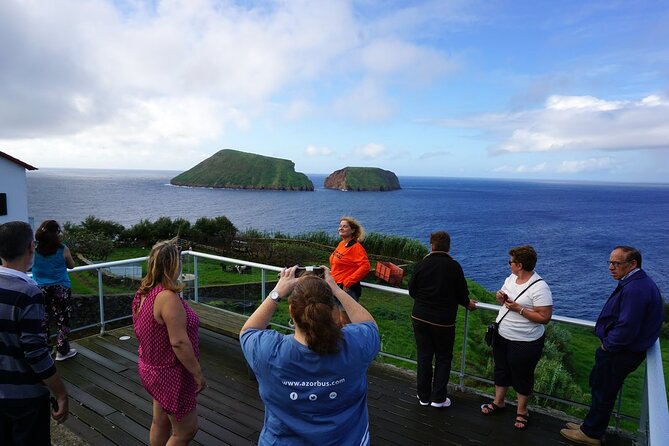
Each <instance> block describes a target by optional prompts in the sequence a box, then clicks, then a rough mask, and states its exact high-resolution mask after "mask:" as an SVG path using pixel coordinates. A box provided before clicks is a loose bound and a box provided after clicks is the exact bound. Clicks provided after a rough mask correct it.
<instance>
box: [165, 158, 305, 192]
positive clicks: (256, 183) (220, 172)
mask: <svg viewBox="0 0 669 446" xmlns="http://www.w3.org/2000/svg"><path fill="white" fill-rule="evenodd" d="M170 184H173V185H175V186H190V187H215V188H226V189H268V190H292V191H313V190H314V185H313V183H312V182H311V180H310V179H309V178H308V177H307V176H306V175H305V174H303V173H301V172H295V163H294V162H292V161H290V160H285V159H280V158H271V157H269V156H263V155H256V154H254V153H246V152H240V151H238V150H231V149H225V150H220V151H218V152H217V153H215V154H214V155H212V156H210V157H209V158H207V159H206V160H204V161H202V162H201V163H199V164H198V165H196V166H195V167H193V168H191V169H189V170H187V171H185V172H183V173H182V174H180V175H177V176H176V177H174V178H172V179H171V180H170Z"/></svg>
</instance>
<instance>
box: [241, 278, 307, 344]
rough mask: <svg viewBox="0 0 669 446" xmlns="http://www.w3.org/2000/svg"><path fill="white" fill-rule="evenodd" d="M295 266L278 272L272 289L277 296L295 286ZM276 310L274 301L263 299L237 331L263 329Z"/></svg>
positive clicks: (287, 293) (288, 292) (283, 295)
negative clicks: (277, 277) (277, 278)
mask: <svg viewBox="0 0 669 446" xmlns="http://www.w3.org/2000/svg"><path fill="white" fill-rule="evenodd" d="M296 269H297V266H293V267H290V268H286V269H284V270H282V271H281V272H280V273H279V281H278V282H277V284H276V287H274V291H276V292H278V293H279V296H281V297H286V296H288V295H289V294H290V293H291V292H292V291H293V288H295V283H296V281H297V279H296V278H295V270H296ZM274 311H276V302H274V301H273V300H272V299H265V300H264V301H263V303H262V304H260V306H259V307H258V308H257V309H256V311H254V312H253V314H252V315H251V316H250V317H249V318H248V319H247V320H246V322H245V323H244V326H243V327H242V329H241V330H240V331H239V334H242V333H244V332H245V331H246V330H248V329H249V328H255V329H257V330H263V329H265V328H267V325H269V322H270V321H271V320H272V316H273V315H274Z"/></svg>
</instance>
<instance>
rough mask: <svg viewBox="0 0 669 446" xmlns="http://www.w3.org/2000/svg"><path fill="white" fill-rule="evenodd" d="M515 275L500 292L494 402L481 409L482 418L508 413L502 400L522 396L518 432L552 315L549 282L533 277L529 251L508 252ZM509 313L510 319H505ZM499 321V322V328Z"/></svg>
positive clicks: (524, 419) (524, 422)
mask: <svg viewBox="0 0 669 446" xmlns="http://www.w3.org/2000/svg"><path fill="white" fill-rule="evenodd" d="M509 256H510V258H509V267H510V268H511V275H510V276H509V277H507V278H506V280H505V281H504V285H503V286H502V289H500V290H499V291H497V293H496V298H497V302H498V303H499V304H501V305H502V308H500V310H499V313H498V315H497V319H496V321H497V322H499V328H498V331H497V336H496V338H495V342H494V345H493V350H492V352H493V358H494V360H495V372H494V373H495V399H494V400H493V401H492V402H490V403H487V404H483V405H482V406H481V413H482V414H483V415H494V414H497V413H499V412H500V411H502V410H503V409H504V407H505V402H504V398H505V396H506V392H507V390H508V388H509V386H513V388H514V390H515V391H516V394H517V395H518V409H517V411H516V419H515V422H514V426H515V427H516V429H519V430H523V429H525V428H527V425H528V422H529V415H530V414H529V411H528V409H527V400H528V399H529V396H530V395H531V394H532V391H533V387H534V369H535V368H536V366H537V363H538V362H539V359H540V358H541V353H542V352H543V348H544V325H545V324H547V323H548V322H550V320H551V316H552V315H553V297H552V295H551V290H550V288H548V285H547V284H546V282H545V281H544V280H543V279H542V278H541V276H539V274H537V273H535V272H534V266H535V265H536V264H537V253H536V251H535V250H534V248H532V247H531V246H530V245H523V246H518V247H516V248H512V249H511V250H509ZM507 313H508V314H507ZM500 321H501V322H500Z"/></svg>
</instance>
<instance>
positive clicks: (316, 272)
mask: <svg viewBox="0 0 669 446" xmlns="http://www.w3.org/2000/svg"><path fill="white" fill-rule="evenodd" d="M324 274H325V270H324V269H323V267H322V266H298V267H297V269H296V270H295V277H302V276H304V275H307V276H316V277H320V278H323V277H325V275H324Z"/></svg>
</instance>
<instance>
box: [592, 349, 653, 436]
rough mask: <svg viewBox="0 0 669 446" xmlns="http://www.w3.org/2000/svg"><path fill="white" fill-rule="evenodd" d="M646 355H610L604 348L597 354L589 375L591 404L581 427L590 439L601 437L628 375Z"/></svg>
mask: <svg viewBox="0 0 669 446" xmlns="http://www.w3.org/2000/svg"><path fill="white" fill-rule="evenodd" d="M645 358H646V352H641V353H639V352H609V351H606V350H602V348H601V347H598V348H597V351H595V365H594V366H593V367H592V371H591V372H590V388H591V391H590V392H591V394H592V405H591V406H590V411H589V412H588V414H587V415H586V416H585V420H584V421H583V424H582V425H581V430H582V431H583V433H585V435H587V436H588V437H591V438H602V435H604V432H606V427H607V426H608V425H609V418H610V417H611V413H612V412H613V406H614V405H615V403H616V397H617V396H618V392H619V391H620V388H621V387H622V386H623V383H624V382H625V378H627V375H629V374H630V373H632V372H633V371H635V370H636V369H637V367H639V366H640V365H641V363H642V362H643V360H644V359H645Z"/></svg>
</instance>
